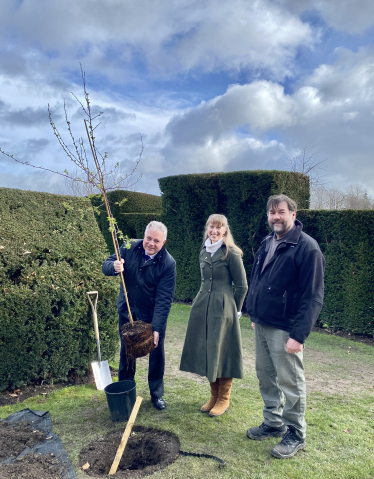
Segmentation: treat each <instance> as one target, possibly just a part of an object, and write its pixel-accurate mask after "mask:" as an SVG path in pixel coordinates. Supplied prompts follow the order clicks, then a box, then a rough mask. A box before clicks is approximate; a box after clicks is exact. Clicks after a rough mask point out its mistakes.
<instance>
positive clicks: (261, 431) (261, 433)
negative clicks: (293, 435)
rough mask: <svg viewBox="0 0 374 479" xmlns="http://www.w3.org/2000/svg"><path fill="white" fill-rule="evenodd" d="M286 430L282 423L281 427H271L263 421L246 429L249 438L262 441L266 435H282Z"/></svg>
mask: <svg viewBox="0 0 374 479" xmlns="http://www.w3.org/2000/svg"><path fill="white" fill-rule="evenodd" d="M286 432H287V427H286V426H285V425H284V424H283V425H282V426H281V427H271V426H268V425H267V424H265V423H264V422H263V423H262V424H261V425H260V426H259V427H251V428H250V429H248V431H247V436H248V437H249V439H254V440H255V441H263V440H264V439H267V438H268V437H282V436H283V435H284V434H286Z"/></svg>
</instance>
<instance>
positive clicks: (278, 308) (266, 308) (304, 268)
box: [246, 220, 325, 344]
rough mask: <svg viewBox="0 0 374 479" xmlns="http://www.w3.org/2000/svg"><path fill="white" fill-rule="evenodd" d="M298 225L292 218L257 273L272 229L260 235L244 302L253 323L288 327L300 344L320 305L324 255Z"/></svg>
mask: <svg viewBox="0 0 374 479" xmlns="http://www.w3.org/2000/svg"><path fill="white" fill-rule="evenodd" d="M302 229H303V225H302V223H301V222H300V221H298V220H295V228H294V229H293V232H292V234H291V235H290V236H289V237H288V238H287V239H286V240H285V242H284V243H281V244H280V245H278V247H277V249H276V250H275V253H274V255H273V257H272V258H271V260H270V262H269V263H268V264H267V266H266V267H265V268H264V271H263V272H262V273H261V270H262V265H263V263H264V260H265V258H266V254H267V251H268V250H269V245H270V242H271V241H272V239H273V235H274V233H272V234H270V235H269V236H267V237H266V238H264V240H263V241H262V243H261V245H260V248H259V249H258V251H257V253H256V256H255V261H254V266H253V270H252V275H251V283H250V286H249V292H248V297H247V305H246V306H247V311H248V313H249V315H250V316H251V320H252V321H253V322H254V323H260V324H264V325H266V326H271V327H273V328H277V329H281V330H283V331H288V332H289V333H290V338H292V339H295V340H296V341H298V342H299V343H302V344H303V343H304V341H305V340H306V338H307V337H308V335H309V333H310V331H311V330H312V328H313V326H314V324H315V322H316V321H317V318H318V316H319V314H320V312H321V309H322V304H323V294H324V281H323V276H324V270H325V258H324V257H323V255H322V252H321V250H320V248H319V246H318V243H317V242H316V241H315V240H314V239H313V238H311V237H310V236H308V235H307V234H306V233H304V232H303V231H302Z"/></svg>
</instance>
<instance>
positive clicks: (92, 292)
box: [86, 291, 100, 341]
mask: <svg viewBox="0 0 374 479" xmlns="http://www.w3.org/2000/svg"><path fill="white" fill-rule="evenodd" d="M86 294H87V298H88V301H89V302H90V305H91V308H92V317H93V323H94V329H95V339H96V341H99V339H100V338H99V325H98V322H97V312H96V306H97V298H98V297H99V293H98V292H97V291H89V292H88V293H86ZM90 294H96V298H95V303H94V304H92V301H91V298H90Z"/></svg>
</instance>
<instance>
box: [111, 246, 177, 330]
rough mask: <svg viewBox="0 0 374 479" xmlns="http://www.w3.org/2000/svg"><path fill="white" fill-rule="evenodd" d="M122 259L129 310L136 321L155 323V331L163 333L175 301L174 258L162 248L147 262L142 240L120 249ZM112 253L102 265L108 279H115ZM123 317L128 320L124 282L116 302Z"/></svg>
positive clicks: (153, 324)
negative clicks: (133, 314) (112, 277)
mask: <svg viewBox="0 0 374 479" xmlns="http://www.w3.org/2000/svg"><path fill="white" fill-rule="evenodd" d="M120 253H121V257H122V258H123V259H124V260H125V264H124V279H125V285H126V290H127V295H128V299H129V304H130V309H131V312H132V313H135V315H136V319H139V320H141V321H145V322H146V323H152V328H153V330H154V331H157V332H159V333H162V332H163V331H165V328H166V321H167V318H168V315H169V312H170V307H171V303H172V301H173V296H174V290H175V281H176V276H177V271H176V264H175V260H174V258H173V257H172V256H171V255H170V254H169V253H168V252H167V251H166V249H165V248H162V249H161V250H160V251H159V252H158V253H157V254H156V256H155V257H154V258H153V259H150V260H148V261H147V262H146V263H145V251H144V248H143V240H134V241H132V242H131V247H130V249H126V248H125V247H124V246H121V248H120ZM116 259H117V258H116V255H115V254H113V255H112V256H110V257H109V258H108V259H107V260H105V261H104V263H103V265H102V271H103V273H104V274H105V275H106V276H115V275H116V272H115V271H114V266H113V263H114V261H115V260H116ZM117 309H118V313H119V314H120V316H122V317H125V318H127V319H128V310H127V305H126V300H125V295H124V293H123V287H122V283H121V285H120V292H119V295H118V300H117Z"/></svg>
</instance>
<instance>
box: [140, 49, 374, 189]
mask: <svg viewBox="0 0 374 479" xmlns="http://www.w3.org/2000/svg"><path fill="white" fill-rule="evenodd" d="M337 55H338V58H337V60H336V62H335V63H334V64H333V65H321V66H320V67H318V68H317V69H316V70H315V71H314V72H313V74H312V75H310V76H309V77H307V78H305V79H303V81H302V82H300V84H299V86H298V88H297V89H296V90H295V92H294V93H293V94H286V93H285V92H284V89H283V87H282V86H281V85H279V84H277V83H274V82H270V81H264V80H263V81H254V82H252V83H250V84H247V85H232V86H230V87H229V88H228V90H227V91H226V93H225V94H224V95H221V96H218V97H216V98H214V99H212V100H211V101H209V102H203V103H202V104H200V105H199V106H198V107H196V108H191V109H188V110H186V111H185V112H184V113H183V114H179V115H175V116H174V117H173V118H172V119H171V120H170V122H169V123H168V124H167V126H166V128H165V136H164V139H165V140H166V143H165V144H164V145H163V146H160V144H155V146H154V150H153V151H152V152H150V153H149V154H148V153H146V154H145V159H144V164H143V167H147V165H149V169H150V170H151V171H152V167H153V172H156V171H158V172H159V174H160V176H166V175H168V174H178V172H179V173H180V172H183V173H199V172H211V171H232V170H245V169H256V168H259V169H283V168H286V169H287V168H288V167H289V165H288V163H287V155H288V152H291V151H292V152H295V151H296V152H297V150H298V148H299V149H301V148H302V147H303V146H305V145H307V144H311V143H312V144H314V145H315V146H316V147H318V149H320V150H321V152H322V153H321V154H322V155H323V157H324V158H327V159H328V161H327V163H326V166H327V168H328V169H329V170H330V171H333V172H335V174H336V175H337V176H336V177H338V176H339V178H340V182H342V183H345V184H350V183H353V182H360V181H362V178H364V177H363V176H362V173H363V172H365V174H366V175H371V176H372V175H373V173H374V167H373V162H372V151H373V149H374V140H373V135H372V131H371V130H372V123H373V116H374V107H373V105H374V50H373V49H371V48H362V49H360V50H359V51H358V52H356V53H354V52H350V51H347V50H344V49H340V50H339V51H338V52H337ZM269 138H270V139H269ZM271 138H273V139H271ZM358 164H359V165H360V168H357V165H358ZM342 178H344V179H342Z"/></svg>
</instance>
